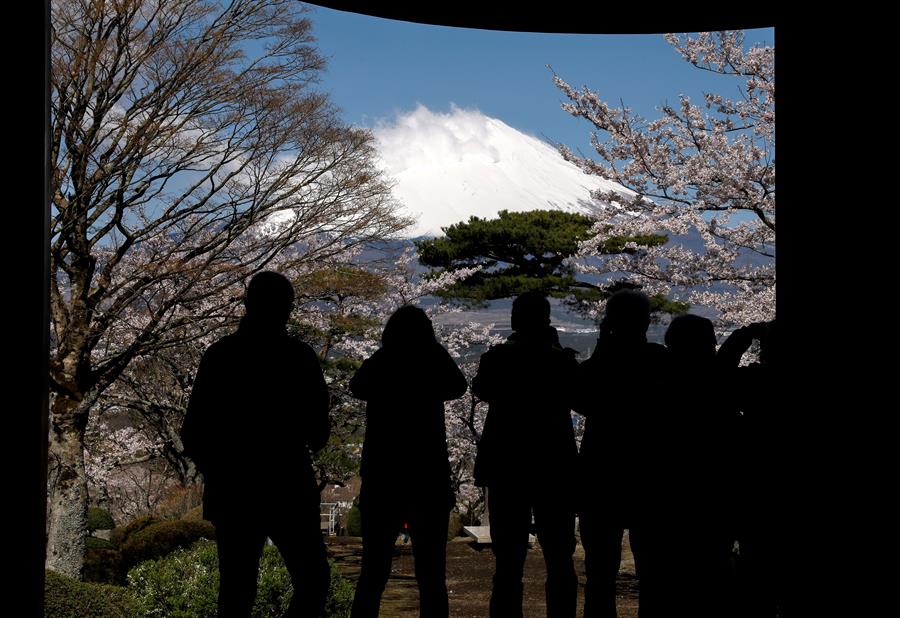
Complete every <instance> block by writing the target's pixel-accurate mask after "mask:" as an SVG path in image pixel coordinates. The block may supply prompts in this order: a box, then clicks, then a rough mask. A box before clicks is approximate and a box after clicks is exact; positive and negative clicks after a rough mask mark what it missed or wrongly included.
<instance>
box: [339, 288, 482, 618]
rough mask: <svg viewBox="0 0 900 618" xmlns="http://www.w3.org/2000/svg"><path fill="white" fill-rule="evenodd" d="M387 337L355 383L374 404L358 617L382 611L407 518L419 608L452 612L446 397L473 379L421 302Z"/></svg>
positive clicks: (405, 310) (369, 408)
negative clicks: (445, 344)
mask: <svg viewBox="0 0 900 618" xmlns="http://www.w3.org/2000/svg"><path fill="white" fill-rule="evenodd" d="M381 343H382V345H381V348H380V349H379V350H378V351H377V352H375V354H373V355H372V356H371V357H370V358H368V359H367V360H366V361H365V362H364V363H363V364H362V366H361V367H360V368H359V370H358V371H357V372H356V375H354V376H353V379H352V380H351V381H350V391H351V392H352V393H353V395H354V396H355V397H357V398H358V399H362V400H364V401H366V402H367V405H366V437H365V442H364V443H363V454H362V467H361V471H360V473H361V476H362V488H361V490H360V499H359V509H360V515H361V518H362V533H363V558H362V570H361V573H360V578H359V582H358V583H357V586H356V596H355V597H354V599H353V609H352V612H351V616H352V617H353V618H370V617H371V618H375V617H377V616H378V609H379V606H380V605H381V595H382V593H383V592H384V587H385V585H386V583H387V580H388V577H389V576H390V571H391V559H392V557H393V550H394V543H395V541H396V539H397V534H398V532H399V531H400V528H401V526H402V525H403V524H404V522H406V523H408V524H409V534H410V537H411V539H412V546H413V556H414V558H415V573H416V581H417V583H418V586H419V608H420V610H419V611H420V615H422V616H429V617H431V616H436V617H442V616H447V615H448V604H447V584H446V573H445V572H446V552H447V528H448V521H449V513H450V509H452V508H453V506H454V497H453V492H452V490H451V487H450V464H449V461H448V455H447V435H446V429H445V427H444V402H445V401H449V400H451V399H457V398H459V397H462V396H463V395H464V394H465V392H466V389H467V386H468V385H467V383H466V378H465V376H464V375H463V374H462V372H461V371H460V370H459V368H458V367H457V366H456V363H455V362H454V361H453V359H452V358H451V357H450V355H449V354H448V353H447V351H446V350H445V349H444V348H443V347H442V346H441V345H440V344H439V343H438V342H437V339H436V338H435V335H434V329H433V327H432V324H431V321H430V320H429V319H428V316H427V315H426V314H425V312H424V311H422V310H421V309H418V308H416V307H412V306H405V307H401V308H400V309H398V310H397V311H396V312H395V313H394V314H393V315H392V316H391V317H390V319H389V320H388V322H387V325H386V326H385V328H384V332H383V333H382V337H381ZM401 429H402V430H403V431H401Z"/></svg>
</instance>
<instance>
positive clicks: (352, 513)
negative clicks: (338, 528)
mask: <svg viewBox="0 0 900 618" xmlns="http://www.w3.org/2000/svg"><path fill="white" fill-rule="evenodd" d="M344 522H345V523H344V529H345V530H346V531H347V536H362V517H361V515H360V513H359V507H358V506H357V505H356V500H354V501H353V506H351V507H350V510H349V511H347V517H346V518H345V520H344Z"/></svg>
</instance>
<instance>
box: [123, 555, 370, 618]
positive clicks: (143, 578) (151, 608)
mask: <svg viewBox="0 0 900 618" xmlns="http://www.w3.org/2000/svg"><path fill="white" fill-rule="evenodd" d="M128 588H129V590H130V591H131V593H132V594H133V596H134V599H135V603H136V606H137V615H141V616H171V617H173V618H207V617H209V618H213V617H214V616H215V615H216V601H217V598H218V589H219V568H218V558H217V554H216V544H215V543H214V542H212V541H205V540H202V541H198V542H197V543H195V544H194V545H193V546H192V547H191V548H190V549H177V550H175V551H174V552H172V553H171V554H169V555H168V556H165V557H164V558H161V559H159V560H151V561H148V562H143V563H141V564H139V565H138V566H136V567H134V568H133V569H131V571H130V572H129V573H128ZM292 594H293V587H292V586H291V579H290V576H289V575H288V571H287V568H286V567H285V566H284V561H283V560H282V558H281V554H280V553H278V550H277V548H276V547H275V546H274V545H266V547H265V548H264V550H263V555H262V559H261V560H260V565H259V580H258V588H257V595H256V602H255V603H254V606H253V612H252V616H253V618H278V617H280V616H283V615H284V612H285V610H286V609H287V607H288V604H289V603H290V600H291V596H292ZM352 602H353V585H352V584H351V583H350V582H349V581H347V580H346V579H344V578H343V577H342V576H341V575H340V573H339V571H338V570H337V567H335V565H334V563H332V564H331V587H330V589H329V596H328V603H327V605H326V616H335V617H338V616H339V617H345V616H348V615H349V613H350V606H351V604H352Z"/></svg>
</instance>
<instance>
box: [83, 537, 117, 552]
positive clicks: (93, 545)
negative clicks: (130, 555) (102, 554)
mask: <svg viewBox="0 0 900 618" xmlns="http://www.w3.org/2000/svg"><path fill="white" fill-rule="evenodd" d="M84 547H85V549H115V548H116V546H115V545H113V544H112V541H107V540H106V539H101V538H98V537H96V536H89V537H87V538H85V539H84Z"/></svg>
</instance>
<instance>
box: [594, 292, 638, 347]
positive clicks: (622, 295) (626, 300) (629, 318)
mask: <svg viewBox="0 0 900 618" xmlns="http://www.w3.org/2000/svg"><path fill="white" fill-rule="evenodd" d="M649 326H650V299H649V298H647V295H646V294H644V293H643V292H638V291H636V290H621V291H619V292H616V293H615V294H613V295H612V296H610V297H609V300H607V301H606V314H605V316H604V318H603V320H602V321H601V323H600V333H601V336H603V335H612V336H614V337H616V338H617V339H618V340H620V341H623V342H624V341H627V342H631V341H646V338H647V328H649Z"/></svg>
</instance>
